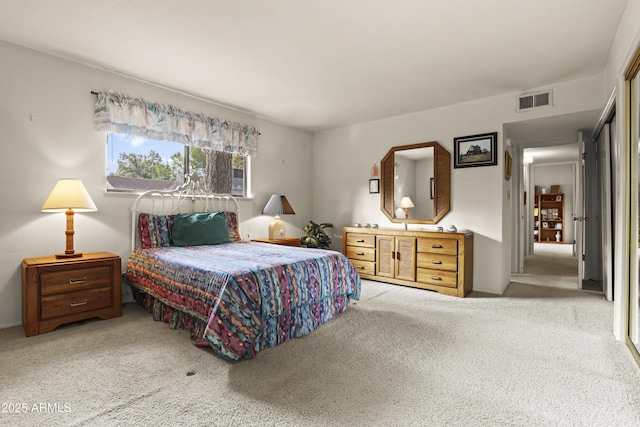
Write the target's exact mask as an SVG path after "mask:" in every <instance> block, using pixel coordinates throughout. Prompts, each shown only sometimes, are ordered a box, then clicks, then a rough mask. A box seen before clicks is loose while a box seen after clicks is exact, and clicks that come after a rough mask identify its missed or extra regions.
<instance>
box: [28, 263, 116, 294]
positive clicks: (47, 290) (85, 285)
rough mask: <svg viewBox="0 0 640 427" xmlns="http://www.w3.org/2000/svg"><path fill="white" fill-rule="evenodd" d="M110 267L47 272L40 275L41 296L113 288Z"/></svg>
mask: <svg viewBox="0 0 640 427" xmlns="http://www.w3.org/2000/svg"><path fill="white" fill-rule="evenodd" d="M111 274H112V272H111V268H110V267H87V268H80V269H73V270H72V269H69V270H61V271H52V272H45V273H42V274H41V275H40V294H41V295H51V294H57V293H61V292H70V291H76V290H81V289H89V288H100V287H107V286H111Z"/></svg>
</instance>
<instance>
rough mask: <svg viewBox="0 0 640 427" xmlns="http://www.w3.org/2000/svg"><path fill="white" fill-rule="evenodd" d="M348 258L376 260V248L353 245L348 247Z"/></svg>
mask: <svg viewBox="0 0 640 427" xmlns="http://www.w3.org/2000/svg"><path fill="white" fill-rule="evenodd" d="M347 258H349V259H359V260H362V261H375V260H376V250H375V249H372V248H354V247H352V246H348V247H347Z"/></svg>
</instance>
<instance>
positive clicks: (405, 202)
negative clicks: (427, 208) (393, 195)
mask: <svg viewBox="0 0 640 427" xmlns="http://www.w3.org/2000/svg"><path fill="white" fill-rule="evenodd" d="M398 207H400V208H403V209H404V208H412V207H413V202H412V201H411V199H410V198H409V197H403V198H402V200H400V205H398Z"/></svg>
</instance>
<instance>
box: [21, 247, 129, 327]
mask: <svg viewBox="0 0 640 427" xmlns="http://www.w3.org/2000/svg"><path fill="white" fill-rule="evenodd" d="M120 275H121V271H120V257H118V256H117V255H114V254H111V253H108V252H95V253H85V254H83V255H82V257H78V258H60V259H58V258H56V257H55V256H47V257H38V258H27V259H25V260H23V261H22V326H23V327H24V331H25V333H26V335H27V336H28V337H30V336H33V335H38V334H43V333H45V332H50V331H52V330H54V329H55V328H57V327H58V326H60V325H62V324H63V323H69V322H76V321H78V320H83V319H89V318H92V317H99V318H101V319H110V318H113V317H117V316H121V315H122V287H121V279H120V277H121V276H120Z"/></svg>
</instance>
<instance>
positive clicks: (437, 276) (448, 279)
mask: <svg viewBox="0 0 640 427" xmlns="http://www.w3.org/2000/svg"><path fill="white" fill-rule="evenodd" d="M417 273H418V274H417V275H418V282H422V283H429V284H431V285H438V286H446V287H447V288H455V287H457V286H458V274H457V273H453V272H449V271H441V270H429V269H426V268H418V271H417Z"/></svg>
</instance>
